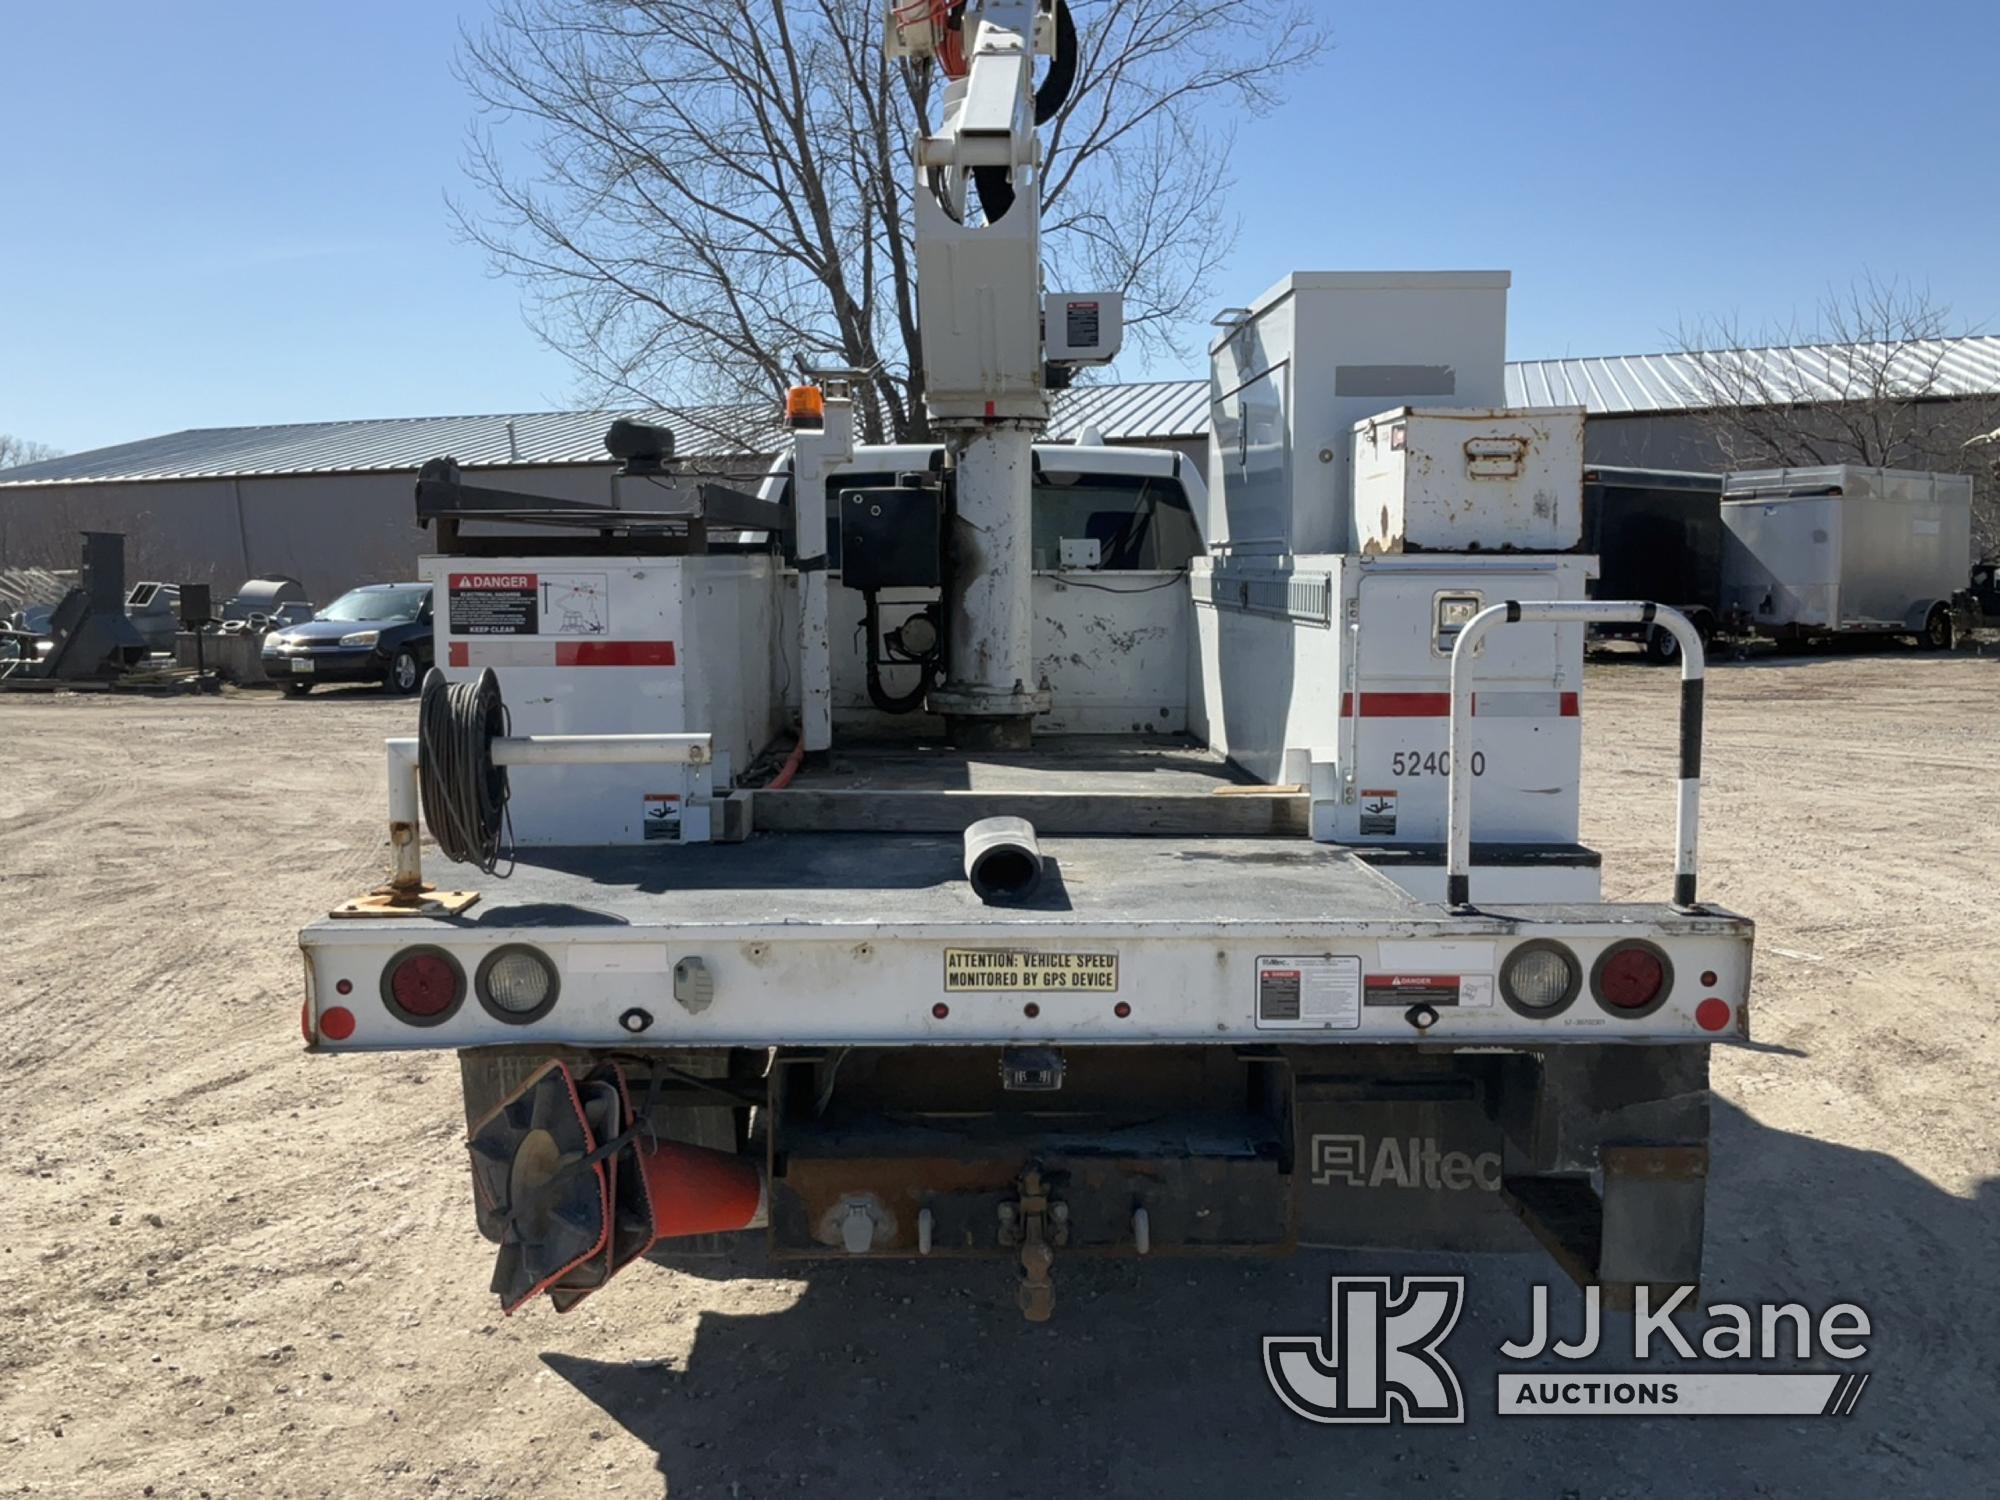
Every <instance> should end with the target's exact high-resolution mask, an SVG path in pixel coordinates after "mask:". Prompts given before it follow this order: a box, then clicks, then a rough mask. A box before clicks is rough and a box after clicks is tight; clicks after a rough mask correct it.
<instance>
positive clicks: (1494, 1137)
mask: <svg viewBox="0 0 2000 1500" xmlns="http://www.w3.org/2000/svg"><path fill="white" fill-rule="evenodd" d="M1312 1092H1313V1087H1312V1080H1306V1079H1302V1080H1300V1085H1299V1097H1298V1115H1297V1119H1298V1136H1297V1147H1296V1157H1295V1162H1294V1166H1293V1188H1292V1190H1293V1192H1294V1193H1295V1194H1296V1195H1297V1198H1298V1229H1299V1243H1300V1244H1301V1245H1312V1246H1337V1247H1370V1248H1377V1247H1379V1248H1403V1249H1411V1250H1452V1251H1480V1250H1498V1251H1519V1250H1531V1249H1533V1248H1534V1245H1533V1242H1532V1241H1531V1240H1530V1239H1529V1237H1528V1236H1527V1234H1526V1233H1525V1232H1524V1231H1523V1230H1522V1228H1521V1225H1520V1223H1519V1221H1518V1220H1517V1219H1516V1218H1515V1216H1514V1214H1513V1211H1512V1210H1511V1209H1510V1208H1509V1207H1508V1206H1507V1204H1506V1202H1505V1200H1504V1199H1503V1198H1502V1197H1501V1193H1500V1186H1501V1180H1502V1170H1501V1169H1502V1159H1503V1151H1504V1149H1505V1148H1504V1141H1503V1137H1502V1133H1501V1130H1500V1127H1499V1125H1498V1124H1497V1123H1496V1122H1495V1121H1494V1120H1492V1119H1491V1118H1490V1117H1489V1116H1488V1114H1487V1112H1486V1109H1485V1108H1484V1106H1483V1105H1482V1103H1481V1102H1480V1100H1478V1099H1477V1098H1460V1099H1450V1098H1431V1099H1422V1098H1406V1099H1390V1100H1384V1099H1365V1098H1353V1097H1345V1098H1340V1097H1336V1098H1313V1097H1311V1094H1312ZM1342 1092H1345V1090H1343V1091H1342Z"/></svg>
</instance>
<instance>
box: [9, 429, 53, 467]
mask: <svg viewBox="0 0 2000 1500" xmlns="http://www.w3.org/2000/svg"><path fill="white" fill-rule="evenodd" d="M60 457H62V449H60V448H51V447H50V446H49V445H48V444H47V443H37V442H33V441H31V440H29V439H28V438H18V437H15V436H14V435H13V434H12V433H11V432H0V469H11V468H14V467H15V466H16V465H19V464H38V463H40V462H41V461H42V460H43V459H45V458H60Z"/></svg>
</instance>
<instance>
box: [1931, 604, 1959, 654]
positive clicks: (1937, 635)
mask: <svg viewBox="0 0 2000 1500" xmlns="http://www.w3.org/2000/svg"><path fill="white" fill-rule="evenodd" d="M1951 637H1952V630H1951V611H1950V610H1948V609H1946V608H1945V607H1944V606H1943V605H1942V604H1940V605H1937V606H1935V607H1934V608H1933V609H1932V610H1931V613H1930V618H1929V619H1927V620H1925V621H1924V644H1925V645H1926V646H1928V647H1930V648H1931V650H1933V651H1949V650H1950V649H1951Z"/></svg>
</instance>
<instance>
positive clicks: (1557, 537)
mask: <svg viewBox="0 0 2000 1500" xmlns="http://www.w3.org/2000/svg"><path fill="white" fill-rule="evenodd" d="M1582 539H1583V408H1582V407H1580V406H1554V407H1547V408H1543V409H1540V410H1534V411H1500V410H1491V409H1482V410H1477V411H1463V410H1458V411H1452V410H1427V409H1423V408H1419V407H1410V406H1399V407H1397V408H1396V409H1395V410H1394V411H1386V412H1382V413H1381V414H1379V415H1377V416H1373V417H1370V418H1368V419H1367V420H1366V421H1362V422H1356V423H1355V424H1354V546H1355V550H1356V551H1357V552H1361V553H1364V554H1375V553H1382V552H1567V551H1569V550H1571V549H1572V548H1574V547H1575V546H1576V545H1577V544H1578V543H1579V542H1580V541H1581V540H1582Z"/></svg>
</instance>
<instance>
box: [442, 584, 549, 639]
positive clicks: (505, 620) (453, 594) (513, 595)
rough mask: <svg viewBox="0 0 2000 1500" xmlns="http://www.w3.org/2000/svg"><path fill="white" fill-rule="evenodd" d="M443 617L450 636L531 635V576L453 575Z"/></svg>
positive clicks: (533, 627) (535, 615)
mask: <svg viewBox="0 0 2000 1500" xmlns="http://www.w3.org/2000/svg"><path fill="white" fill-rule="evenodd" d="M447 582H448V587H449V590H450V604H449V608H448V611H447V617H448V619H449V621H450V625H451V633H452V634H453V635H533V634H534V633H535V623H536V620H537V618H538V616H537V613H536V609H535V584H536V578H535V575H534V574H533V573H453V574H452V575H451V576H450V578H449V580H448V581H447Z"/></svg>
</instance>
